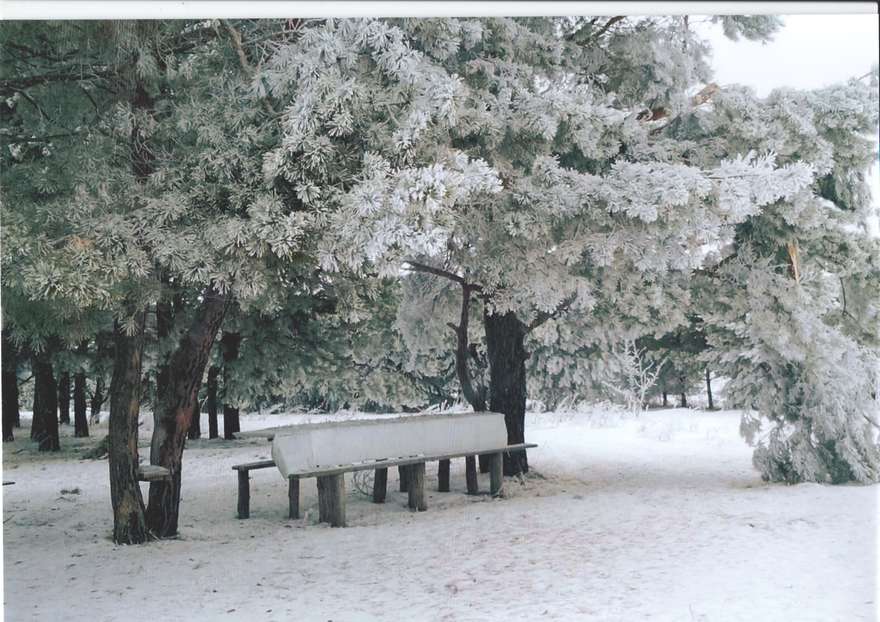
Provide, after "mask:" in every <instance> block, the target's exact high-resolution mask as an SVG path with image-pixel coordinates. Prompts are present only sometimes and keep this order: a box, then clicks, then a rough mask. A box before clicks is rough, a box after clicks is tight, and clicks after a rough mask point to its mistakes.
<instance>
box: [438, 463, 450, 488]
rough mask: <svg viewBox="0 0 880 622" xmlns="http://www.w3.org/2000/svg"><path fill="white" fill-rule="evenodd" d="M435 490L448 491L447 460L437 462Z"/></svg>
mask: <svg viewBox="0 0 880 622" xmlns="http://www.w3.org/2000/svg"><path fill="white" fill-rule="evenodd" d="M437 491H438V492H449V460H441V461H440V462H438V463H437Z"/></svg>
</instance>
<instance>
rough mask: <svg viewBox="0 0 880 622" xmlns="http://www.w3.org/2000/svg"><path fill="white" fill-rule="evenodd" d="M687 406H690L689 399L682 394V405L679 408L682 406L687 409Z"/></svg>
mask: <svg viewBox="0 0 880 622" xmlns="http://www.w3.org/2000/svg"><path fill="white" fill-rule="evenodd" d="M687 405H688V398H687V395H685V394H684V393H682V394H681V404H679V406H680V407H681V408H687Z"/></svg>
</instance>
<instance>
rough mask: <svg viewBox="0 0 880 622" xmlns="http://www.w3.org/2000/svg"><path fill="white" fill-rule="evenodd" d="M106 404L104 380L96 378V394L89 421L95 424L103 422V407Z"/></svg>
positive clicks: (93, 395) (91, 404) (93, 398)
mask: <svg viewBox="0 0 880 622" xmlns="http://www.w3.org/2000/svg"><path fill="white" fill-rule="evenodd" d="M103 404H104V378H103V377H101V376H98V377H97V378H95V392H94V393H93V394H92V400H91V403H90V405H89V406H90V413H89V421H90V422H91V423H93V424H96V423H100V421H101V406H102V405H103Z"/></svg>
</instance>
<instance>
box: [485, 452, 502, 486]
mask: <svg viewBox="0 0 880 622" xmlns="http://www.w3.org/2000/svg"><path fill="white" fill-rule="evenodd" d="M503 464H504V460H503V459H502V454H500V453H497V454H491V455H490V456H489V493H490V494H491V495H492V496H493V497H498V496H500V495H501V489H502V487H503V486H504V471H503Z"/></svg>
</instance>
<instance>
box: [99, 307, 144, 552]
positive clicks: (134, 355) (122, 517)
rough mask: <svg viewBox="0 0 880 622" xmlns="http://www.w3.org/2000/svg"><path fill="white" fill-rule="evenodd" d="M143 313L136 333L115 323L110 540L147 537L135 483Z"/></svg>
mask: <svg viewBox="0 0 880 622" xmlns="http://www.w3.org/2000/svg"><path fill="white" fill-rule="evenodd" d="M145 321H146V313H145V312H144V311H140V312H139V313H138V316H137V332H136V333H135V334H134V335H126V334H125V331H124V330H122V328H121V327H120V326H118V325H117V326H116V327H115V328H116V330H115V342H116V352H115V355H114V358H113V378H112V380H111V381H110V423H109V427H110V429H109V435H108V440H109V443H108V448H109V453H108V461H109V465H110V502H111V504H112V506H113V541H114V542H115V543H117V544H141V543H143V542H146V540H147V524H146V518H145V516H144V499H143V497H142V496H141V489H140V485H139V483H138V477H137V469H138V461H139V454H138V447H137V441H138V416H139V415H140V403H141V371H142V364H143V352H144V324H145Z"/></svg>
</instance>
